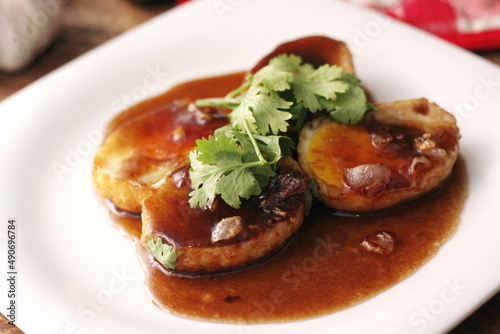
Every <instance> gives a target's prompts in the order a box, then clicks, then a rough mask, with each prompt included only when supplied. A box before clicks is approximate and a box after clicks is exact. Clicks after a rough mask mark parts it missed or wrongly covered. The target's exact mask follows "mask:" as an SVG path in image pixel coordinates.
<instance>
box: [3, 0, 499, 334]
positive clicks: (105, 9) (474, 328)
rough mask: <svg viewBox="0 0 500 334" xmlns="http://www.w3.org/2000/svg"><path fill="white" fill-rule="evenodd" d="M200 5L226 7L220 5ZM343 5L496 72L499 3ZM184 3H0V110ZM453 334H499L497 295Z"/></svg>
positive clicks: (361, 0)
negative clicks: (405, 27)
mask: <svg viewBox="0 0 500 334" xmlns="http://www.w3.org/2000/svg"><path fill="white" fill-rule="evenodd" d="M198 1H219V3H220V5H221V6H224V4H225V1H224V0H198ZM227 1H229V0H227ZM227 1H226V2H227ZM332 1H333V0H332ZM342 1H344V2H351V3H353V5H357V6H365V7H370V8H372V9H375V10H378V11H380V12H383V13H385V14H386V15H389V16H392V17H394V18H397V19H399V20H401V21H405V22H407V23H409V24H412V25H414V26H417V27H419V28H420V29H424V30H427V31H429V32H430V33H432V34H435V35H436V36H439V37H440V38H443V39H445V40H448V41H450V42H452V43H454V44H456V45H458V46H460V47H462V48H465V49H468V50H470V51H471V52H474V53H476V54H477V55H478V56H480V57H483V58H484V59H486V60H488V61H491V62H492V63H496V64H497V65H499V66H500V0H342ZM184 2H188V0H177V1H175V0H105V1H102V0H101V1H100V0H0V102H1V101H2V100H3V99H5V98H7V97H8V96H10V95H12V94H14V93H15V92H17V91H18V90H20V89H22V88H23V87H25V86H27V85H29V84H30V83H32V82H33V81H35V80H37V79H38V78H40V77H42V76H44V75H45V74H47V73H49V72H51V71H53V70H54V69H56V68H58V67H60V66H62V65H64V64H66V63H67V62H69V61H71V60H72V59H74V58H76V57H78V56H80V55H82V54H84V53H86V52H87V51H89V50H91V49H93V48H95V47H97V46H99V45H100V44H102V43H104V42H106V41H108V40H110V39H111V38H113V37H115V36H117V35H119V34H121V33H123V32H125V31H127V30H129V29H131V28H133V27H135V26H137V25H139V24H141V23H142V22H145V21H147V20H149V19H151V18H153V17H155V16H156V15H158V14H161V13H163V12H166V11H168V10H169V9H171V8H173V7H175V6H179V5H182V4H183V3H184ZM499 107H500V106H499ZM4 319H5V318H4ZM1 328H2V319H1V317H0V329H1ZM451 333H455V334H465V333H467V334H468V333H471V334H472V333H475V334H477V333H486V334H498V333H500V294H497V295H496V296H494V297H493V298H492V299H491V300H489V301H488V302H487V303H486V304H485V305H484V306H483V307H481V308H480V309H479V310H477V311H476V312H475V313H473V314H472V315H471V316H469V317H468V318H467V319H466V320H465V321H463V322H462V323H461V324H460V325H459V326H457V327H456V328H455V329H454V330H453V331H452V332H451Z"/></svg>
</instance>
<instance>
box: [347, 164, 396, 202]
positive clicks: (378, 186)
mask: <svg viewBox="0 0 500 334" xmlns="http://www.w3.org/2000/svg"><path fill="white" fill-rule="evenodd" d="M344 177H345V182H346V183H347V185H349V187H351V188H353V189H356V190H362V191H363V192H364V193H365V195H366V196H368V197H371V196H374V195H376V194H378V193H380V192H381V191H383V190H384V188H385V186H386V185H387V184H388V183H389V182H390V180H391V166H389V164H386V163H381V164H365V165H359V166H356V167H354V168H344Z"/></svg>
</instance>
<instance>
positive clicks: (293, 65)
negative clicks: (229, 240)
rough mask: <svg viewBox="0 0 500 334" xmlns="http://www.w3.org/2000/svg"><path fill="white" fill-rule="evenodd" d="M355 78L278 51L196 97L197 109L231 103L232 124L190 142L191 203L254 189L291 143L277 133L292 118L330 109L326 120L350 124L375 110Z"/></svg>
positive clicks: (237, 197) (234, 201)
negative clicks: (234, 81) (241, 78)
mask: <svg viewBox="0 0 500 334" xmlns="http://www.w3.org/2000/svg"><path fill="white" fill-rule="evenodd" d="M359 84H360V81H359V80H358V79H357V78H356V77H355V76H354V75H353V74H350V73H346V72H344V71H342V68H341V67H339V66H336V65H327V64H326V65H322V66H320V67H318V68H314V67H313V66H312V65H311V64H307V63H302V59H301V58H300V57H299V56H296V55H293V54H292V55H286V54H282V55H279V56H277V57H275V58H273V59H271V60H270V61H269V64H268V65H267V66H264V67H263V68H261V69H260V70H259V71H258V72H256V73H255V74H253V75H248V76H247V78H246V81H245V82H244V83H243V84H242V85H241V86H240V87H238V88H237V89H235V90H233V91H232V92H230V93H229V94H227V95H226V96H225V97H223V98H210V99H201V100H197V101H196V105H197V106H198V107H206V106H215V107H223V108H228V109H231V110H232V112H231V113H230V114H229V119H230V121H231V123H230V124H229V125H226V126H225V127H222V128H220V129H218V130H217V131H216V132H215V133H214V135H213V136H210V137H208V138H203V139H200V140H197V141H196V144H197V145H198V146H197V147H196V148H195V150H194V151H192V152H191V153H190V160H191V170H190V176H191V181H192V185H193V188H194V190H193V191H192V192H191V193H190V196H191V198H190V205H191V207H197V206H205V205H207V204H210V203H212V202H213V201H214V199H215V196H217V195H220V196H221V198H222V199H223V200H224V201H225V202H226V203H227V204H229V205H230V206H232V207H234V208H239V206H240V205H241V199H242V198H249V197H250V196H252V195H259V194H260V193H261V192H262V188H263V187H265V186H266V185H267V184H268V182H269V179H270V178H271V177H273V176H274V175H275V171H274V167H275V165H276V163H277V162H278V160H279V159H280V158H281V157H282V156H284V155H290V154H291V151H292V149H293V148H294V143H293V142H292V141H291V139H290V138H288V137H286V136H283V135H282V134H283V133H285V132H286V131H287V129H288V128H289V126H290V122H291V121H294V122H295V126H296V128H300V127H301V126H302V124H303V122H304V120H305V119H306V117H307V114H308V113H309V112H311V113H316V112H319V111H321V112H326V113H329V115H330V117H331V118H332V120H333V121H336V122H339V123H342V124H356V123H358V122H359V121H361V119H362V118H363V116H364V114H365V113H366V112H367V111H368V110H371V109H374V107H373V105H372V104H370V103H369V102H368V101H367V99H366V95H365V93H364V90H363V89H362V88H361V87H360V85H359Z"/></svg>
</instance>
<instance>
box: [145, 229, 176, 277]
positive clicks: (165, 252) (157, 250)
mask: <svg viewBox="0 0 500 334" xmlns="http://www.w3.org/2000/svg"><path fill="white" fill-rule="evenodd" d="M146 248H147V249H148V250H149V251H150V252H151V254H152V255H153V256H154V257H155V259H156V260H157V261H158V262H160V263H161V264H162V265H164V266H165V268H167V269H171V270H173V269H175V261H176V260H177V252H176V251H175V249H174V247H173V246H172V245H170V244H167V243H164V242H163V240H162V239H161V238H160V237H155V236H152V235H149V236H147V237H146Z"/></svg>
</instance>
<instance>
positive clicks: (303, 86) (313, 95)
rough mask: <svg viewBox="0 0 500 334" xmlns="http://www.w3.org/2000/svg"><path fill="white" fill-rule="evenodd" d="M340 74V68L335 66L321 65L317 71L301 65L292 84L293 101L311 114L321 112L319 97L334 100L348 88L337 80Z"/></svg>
mask: <svg viewBox="0 0 500 334" xmlns="http://www.w3.org/2000/svg"><path fill="white" fill-rule="evenodd" d="M341 73H342V68H340V67H338V66H335V65H334V66H330V65H323V66H320V67H319V68H317V69H314V67H312V65H310V64H304V65H302V67H300V69H299V71H298V73H297V76H296V78H295V80H294V82H293V84H292V89H293V93H294V95H295V99H296V100H297V102H298V103H300V102H302V103H303V105H304V108H306V109H308V110H309V111H311V112H312V113H315V112H316V111H318V110H321V109H322V105H321V103H320V102H319V100H318V99H319V97H323V98H326V99H332V100H334V99H335V98H336V96H337V93H343V92H345V91H347V89H348V88H349V84H348V83H346V82H343V81H340V80H338V79H339V78H340V76H341Z"/></svg>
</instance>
